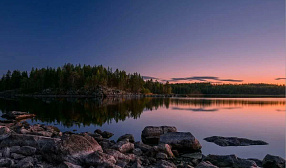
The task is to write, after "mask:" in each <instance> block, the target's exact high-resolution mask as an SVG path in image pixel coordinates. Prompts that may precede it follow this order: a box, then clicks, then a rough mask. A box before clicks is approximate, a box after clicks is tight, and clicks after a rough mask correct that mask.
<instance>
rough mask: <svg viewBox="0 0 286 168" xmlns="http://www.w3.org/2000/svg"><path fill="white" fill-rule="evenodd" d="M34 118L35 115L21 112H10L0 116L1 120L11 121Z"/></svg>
mask: <svg viewBox="0 0 286 168" xmlns="http://www.w3.org/2000/svg"><path fill="white" fill-rule="evenodd" d="M35 116H36V115H35V114H29V113H27V112H21V111H10V112H7V113H5V114H3V115H2V117H3V118H7V119H13V120H22V119H27V118H33V117H35Z"/></svg>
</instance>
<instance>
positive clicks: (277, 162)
mask: <svg viewBox="0 0 286 168" xmlns="http://www.w3.org/2000/svg"><path fill="white" fill-rule="evenodd" d="M262 165H263V168H285V159H283V158H281V157H279V156H273V155H269V154H267V155H266V156H265V157H264V159H263V161H262Z"/></svg>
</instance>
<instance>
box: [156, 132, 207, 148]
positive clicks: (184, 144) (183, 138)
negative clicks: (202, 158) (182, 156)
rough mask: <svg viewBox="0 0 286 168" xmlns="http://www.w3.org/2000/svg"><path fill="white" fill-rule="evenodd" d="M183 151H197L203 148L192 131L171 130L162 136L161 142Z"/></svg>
mask: <svg viewBox="0 0 286 168" xmlns="http://www.w3.org/2000/svg"><path fill="white" fill-rule="evenodd" d="M159 143H163V144H169V145H171V146H172V149H177V150H178V151H182V152H196V151H200V149H201V148H202V146H201V144H200V142H199V141H198V140H197V139H196V138H195V137H194V136H193V135H192V134H191V133H190V132H169V133H166V134H163V135H161V136H160V142H159Z"/></svg>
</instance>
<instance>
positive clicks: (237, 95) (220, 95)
mask: <svg viewBox="0 0 286 168" xmlns="http://www.w3.org/2000/svg"><path fill="white" fill-rule="evenodd" d="M0 97H2V98H6V96H0ZM13 97H30V98H143V97H154V98H156V97H158V98H171V97H172V98H182V97H183V98H285V95H252V94H168V95H165V94H110V95H55V94H53V95H44V94H15V95H13ZM7 98H8V97H7Z"/></svg>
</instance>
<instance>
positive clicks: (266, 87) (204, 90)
mask: <svg viewBox="0 0 286 168" xmlns="http://www.w3.org/2000/svg"><path fill="white" fill-rule="evenodd" d="M171 87H172V91H173V93H174V94H203V95H209V94H249V95H285V85H274V84H263V83H261V84H211V83H177V84H172V85H171Z"/></svg>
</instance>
